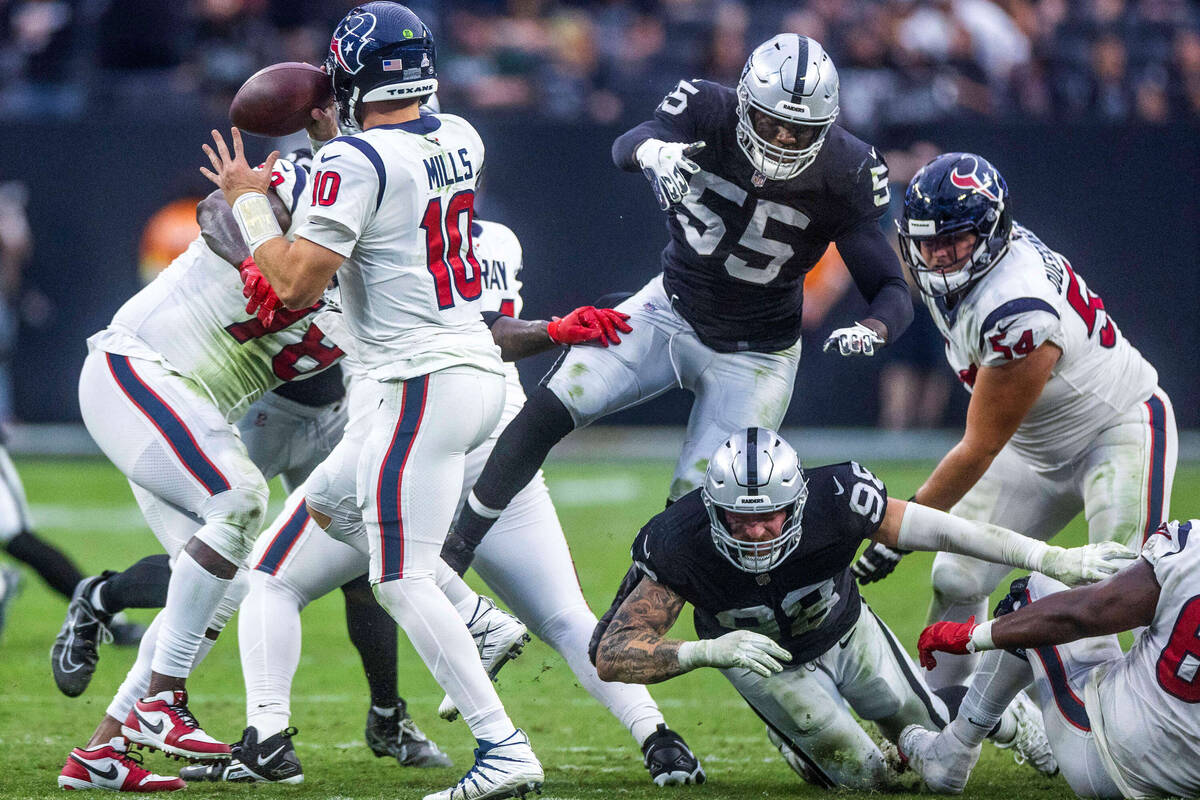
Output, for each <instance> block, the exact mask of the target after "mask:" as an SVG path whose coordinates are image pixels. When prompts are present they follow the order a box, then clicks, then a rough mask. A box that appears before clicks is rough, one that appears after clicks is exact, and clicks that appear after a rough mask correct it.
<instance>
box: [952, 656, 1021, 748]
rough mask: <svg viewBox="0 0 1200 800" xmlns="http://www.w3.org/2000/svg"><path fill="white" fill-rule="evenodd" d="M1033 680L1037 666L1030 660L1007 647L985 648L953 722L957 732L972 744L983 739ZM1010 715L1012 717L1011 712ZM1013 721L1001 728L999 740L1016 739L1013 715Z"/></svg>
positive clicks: (962, 738)
mask: <svg viewBox="0 0 1200 800" xmlns="http://www.w3.org/2000/svg"><path fill="white" fill-rule="evenodd" d="M939 659H940V654H939ZM1032 680H1033V669H1032V668H1031V667H1030V666H1029V662H1028V661H1025V660H1024V659H1022V658H1020V657H1019V656H1015V655H1013V654H1012V653H1010V652H1008V651H1007V650H988V651H987V652H985V653H984V654H983V655H982V657H981V658H980V659H979V668H978V669H977V670H975V675H974V676H973V677H972V678H971V685H970V687H969V688H968V689H967V694H966V697H964V698H963V701H962V705H961V706H959V709H958V716H957V717H955V718H954V722H953V723H952V727H953V728H954V733H955V735H956V736H958V738H959V739H961V740H962V742H963V743H964V744H967V745H970V746H974V745H977V744H979V743H981V742H982V741H983V740H984V739H986V738H987V737H988V734H990V733H991V732H992V729H993V728H995V727H996V723H998V722H1000V721H1001V718H1002V717H1004V716H1005V711H1006V709H1007V708H1008V704H1009V703H1011V702H1012V699H1013V698H1014V697H1016V696H1017V693H1018V692H1020V691H1021V690H1022V689H1024V688H1025V687H1026V686H1028V685H1029V683H1030V682H1031V681H1032ZM1008 716H1009V717H1010V718H1011V716H1012V715H1011V713H1009V714H1008ZM1009 723H1010V727H1011V730H1010V731H1007V732H1006V731H1004V730H1001V731H1000V732H999V733H998V734H997V737H996V738H997V739H998V740H999V741H1002V742H1003V741H1006V740H1011V739H1012V735H1013V733H1015V726H1013V725H1012V720H1011V719H1010V720H1009ZM1002 728H1003V726H1002ZM1005 733H1007V736H1005V735H1004V734H1005Z"/></svg>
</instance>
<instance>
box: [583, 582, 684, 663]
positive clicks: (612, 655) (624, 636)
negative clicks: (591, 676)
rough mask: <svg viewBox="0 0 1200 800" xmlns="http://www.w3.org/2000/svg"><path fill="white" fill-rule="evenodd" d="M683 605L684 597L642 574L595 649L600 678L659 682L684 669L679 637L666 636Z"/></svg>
mask: <svg viewBox="0 0 1200 800" xmlns="http://www.w3.org/2000/svg"><path fill="white" fill-rule="evenodd" d="M682 609H683V598H682V597H680V596H679V595H677V594H675V593H674V592H672V591H671V590H670V589H668V588H667V587H665V586H663V585H662V584H660V583H657V582H656V581H653V580H651V579H650V578H643V579H642V580H641V582H639V583H638V585H637V588H636V589H634V590H633V592H631V593H630V595H629V597H627V598H625V602H624V603H622V604H621V607H620V608H619V609H617V613H616V615H615V616H614V617H613V619H612V622H611V623H610V624H609V626H608V630H607V631H606V632H605V634H604V637H603V638H602V639H601V640H600V645H599V647H598V648H597V651H596V671H597V672H598V673H599V675H600V678H601V680H606V681H622V682H624V683H658V682H659V681H665V680H667V679H668V678H673V677H675V676H676V675H682V674H683V673H684V671H685V670H684V669H683V668H682V667H681V666H680V665H679V646H680V645H681V644H683V642H681V641H680V640H678V639H664V638H663V637H664V636H665V635H666V633H667V631H669V630H670V629H671V626H672V625H674V624H675V620H676V619H678V617H679V612H680V611H681V610H682Z"/></svg>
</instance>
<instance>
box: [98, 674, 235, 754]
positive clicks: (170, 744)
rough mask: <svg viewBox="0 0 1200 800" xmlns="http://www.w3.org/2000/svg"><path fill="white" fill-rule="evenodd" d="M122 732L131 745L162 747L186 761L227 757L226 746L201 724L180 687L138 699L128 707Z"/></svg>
mask: <svg viewBox="0 0 1200 800" xmlns="http://www.w3.org/2000/svg"><path fill="white" fill-rule="evenodd" d="M121 733H123V734H124V735H125V738H126V739H128V740H129V742H130V744H132V745H133V746H134V747H147V748H149V749H151V750H161V751H162V752H164V753H166V754H167V755H169V756H175V757H176V758H186V759H188V760H189V761H207V760H209V759H226V758H229V757H230V754H231V753H230V748H229V745H227V744H224V743H222V742H218V741H217V740H216V739H214V738H212V737H211V736H209V735H208V734H207V733H205V732H204V730H203V729H202V728H201V727H200V723H199V722H197V721H196V718H195V717H194V716H193V715H192V712H191V711H189V710H188V706H187V692H186V691H184V690H183V689H176V690H175V691H171V690H169V689H168V690H167V691H165V692H159V693H158V694H156V695H154V696H153V697H146V698H143V699H141V700H138V701H137V702H136V703H134V704H133V708H131V709H129V716H127V717H126V718H125V724H124V725H122V726H121Z"/></svg>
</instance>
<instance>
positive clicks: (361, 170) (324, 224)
mask: <svg viewBox="0 0 1200 800" xmlns="http://www.w3.org/2000/svg"><path fill="white" fill-rule="evenodd" d="M334 159H337V160H336V161H335V160H334ZM313 169H314V174H313V177H312V180H313V182H314V183H316V184H317V185H316V186H315V191H313V192H312V193H311V194H310V196H309V198H308V215H307V218H306V219H305V221H304V223H303V224H302V225H301V226H300V227H299V229H298V230H297V231H296V236H298V237H303V238H305V239H308V240H309V241H310V242H314V243H316V244H319V245H321V246H322V247H325V248H328V249H330V250H332V251H334V252H335V253H338V254H339V255H342V256H345V257H349V256H350V253H351V252H353V250H354V245H355V244H356V243H357V241H358V239H359V237H360V236H362V233H363V231H364V230H365V229H366V227H367V224H368V223H369V222H370V221H371V219H372V217H373V216H374V214H375V209H376V207H377V206H378V203H379V195H380V176H379V172H378V171H377V169H376V167H375V165H373V164H372V163H371V162H370V161H369V160H368V158H367V157H366V156H365V155H364V154H363V152H362V151H361V150H359V149H358V148H356V147H353V146H351V145H349V144H347V143H346V142H345V141H343V140H340V139H334V140H333V141H332V142H330V143H329V144H327V145H325V146H324V147H323V148H321V160H320V161H319V162H318V163H316V164H314V166H313Z"/></svg>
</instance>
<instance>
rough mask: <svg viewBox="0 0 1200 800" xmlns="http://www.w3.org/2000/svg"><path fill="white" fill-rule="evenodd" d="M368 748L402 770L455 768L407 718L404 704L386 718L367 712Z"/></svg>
mask: <svg viewBox="0 0 1200 800" xmlns="http://www.w3.org/2000/svg"><path fill="white" fill-rule="evenodd" d="M366 733H367V747H369V748H371V752H372V753H374V754H375V755H376V756H378V757H379V758H383V757H385V756H392V757H393V758H395V759H396V761H398V762H400V766H402V767H452V766H454V762H453V761H451V760H450V756H448V755H446V754H445V753H443V752H442V751H441V749H440V748H438V746H437V745H436V744H434V743H433V742H432V741H430V740H429V737H428V736H426V735H425V734H424V733H423V732H422V731H421V729H420V728H418V727H417V723H415V722H413V719H412V717H410V716H409V715H408V710H407V707H406V705H405V703H404V701H403V700H402V701H400V705H398V706H396V713H395V714H392V715H391V716H390V717H384V716H381V715H379V714H376V713H375V709H373V708H372V709H370V710H369V711H367V731H366Z"/></svg>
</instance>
